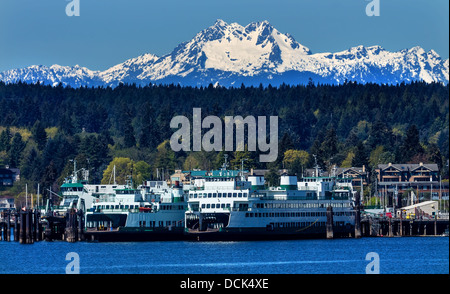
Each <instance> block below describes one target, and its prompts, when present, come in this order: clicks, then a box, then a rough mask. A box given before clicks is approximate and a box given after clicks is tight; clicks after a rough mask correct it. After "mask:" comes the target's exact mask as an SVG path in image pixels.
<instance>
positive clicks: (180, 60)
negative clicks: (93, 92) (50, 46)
mask: <svg viewBox="0 0 450 294" xmlns="http://www.w3.org/2000/svg"><path fill="white" fill-rule="evenodd" d="M0 80H2V81H4V82H17V81H19V80H21V81H23V82H30V83H35V82H37V81H40V82H42V83H45V84H50V85H56V84H58V83H60V82H61V83H62V84H64V85H71V86H72V87H79V86H82V85H87V86H97V85H110V86H117V85H118V84H119V83H130V84H131V83H136V84H138V85H146V84H149V83H150V82H151V83H164V84H168V83H176V84H178V83H179V84H181V85H194V86H200V85H203V86H206V85H209V84H211V83H212V84H220V85H222V86H233V85H234V86H240V84H241V83H244V84H246V85H259V84H260V83H262V84H263V85H267V84H272V85H279V84H281V83H286V84H305V83H307V82H308V81H310V80H312V81H313V82H319V83H327V84H339V83H342V82H344V81H345V80H348V81H357V82H361V83H368V82H373V83H382V84H384V83H386V84H396V83H401V82H411V81H425V82H427V83H431V82H441V83H445V84H448V82H449V61H448V59H447V60H443V59H442V58H441V57H440V56H439V55H438V54H437V53H436V52H435V51H433V50H430V51H428V52H426V51H425V50H424V49H422V48H421V47H414V48H411V49H404V50H401V51H398V52H389V51H387V50H385V49H383V48H382V47H380V46H371V47H364V46H357V47H352V48H350V49H348V50H345V51H342V52H336V53H316V54H312V52H311V51H310V50H309V49H308V48H307V47H305V46H303V45H302V44H300V43H298V42H297V41H295V40H294V38H293V37H292V36H291V35H289V34H283V33H281V32H279V31H278V30H277V29H275V28H274V27H273V26H271V25H270V24H269V23H268V22H267V21H262V22H253V23H250V24H249V25H247V26H245V27H244V26H241V25H239V24H237V23H232V24H227V23H226V22H224V21H223V20H217V21H216V22H215V23H214V25H212V26H211V27H209V28H207V29H205V30H203V31H201V32H199V33H198V34H197V35H196V36H195V37H194V38H193V39H192V40H190V41H188V42H184V43H181V44H180V45H178V46H177V47H176V48H175V49H174V50H173V51H172V52H171V53H170V54H167V55H164V56H161V57H158V56H155V55H153V54H144V55H141V56H139V57H136V58H132V59H129V60H127V61H125V62H123V63H121V64H118V65H115V66H113V67H111V68H109V69H107V70H105V71H91V70H89V69H87V68H83V67H80V66H78V65H77V66H73V67H69V66H59V65H53V66H51V67H46V66H35V65H33V66H30V67H27V68H23V69H14V70H8V71H5V72H2V73H0Z"/></svg>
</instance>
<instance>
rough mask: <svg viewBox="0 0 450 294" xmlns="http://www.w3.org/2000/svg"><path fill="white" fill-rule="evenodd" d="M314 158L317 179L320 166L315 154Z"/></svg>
mask: <svg viewBox="0 0 450 294" xmlns="http://www.w3.org/2000/svg"><path fill="white" fill-rule="evenodd" d="M313 157H314V163H315V164H314V168H315V169H316V177H318V176H319V165H318V164H317V156H316V155H315V154H313Z"/></svg>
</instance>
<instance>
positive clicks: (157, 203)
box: [85, 181, 187, 241]
mask: <svg viewBox="0 0 450 294" xmlns="http://www.w3.org/2000/svg"><path fill="white" fill-rule="evenodd" d="M186 208H187V203H186V201H185V195H184V192H183V189H182V187H181V186H180V185H179V183H178V182H176V183H175V185H173V186H172V187H169V186H168V185H167V183H166V182H165V181H145V182H144V184H143V185H141V186H140V187H138V189H132V188H131V186H128V187H126V188H120V189H115V193H114V194H112V195H109V194H108V195H103V196H101V197H100V198H99V201H98V202H95V203H94V204H93V205H92V208H91V209H89V210H88V211H87V212H86V216H85V222H86V224H85V226H86V235H87V236H88V237H87V238H88V240H89V239H90V240H96V241H150V240H177V239H183V237H184V228H185V222H184V213H185V211H186Z"/></svg>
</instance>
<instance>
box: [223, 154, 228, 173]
mask: <svg viewBox="0 0 450 294" xmlns="http://www.w3.org/2000/svg"><path fill="white" fill-rule="evenodd" d="M223 157H224V158H225V162H224V163H223V169H224V170H227V165H228V163H227V158H228V154H224V155H223Z"/></svg>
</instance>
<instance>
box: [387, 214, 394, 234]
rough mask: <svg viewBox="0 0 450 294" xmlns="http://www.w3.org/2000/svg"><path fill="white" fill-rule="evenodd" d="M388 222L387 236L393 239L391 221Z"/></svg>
mask: <svg viewBox="0 0 450 294" xmlns="http://www.w3.org/2000/svg"><path fill="white" fill-rule="evenodd" d="M388 220H389V224H388V225H389V233H388V236H389V237H393V236H394V232H393V230H392V221H391V218H389V219H388Z"/></svg>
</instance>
